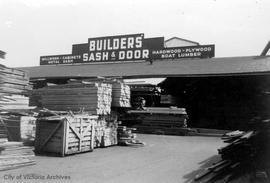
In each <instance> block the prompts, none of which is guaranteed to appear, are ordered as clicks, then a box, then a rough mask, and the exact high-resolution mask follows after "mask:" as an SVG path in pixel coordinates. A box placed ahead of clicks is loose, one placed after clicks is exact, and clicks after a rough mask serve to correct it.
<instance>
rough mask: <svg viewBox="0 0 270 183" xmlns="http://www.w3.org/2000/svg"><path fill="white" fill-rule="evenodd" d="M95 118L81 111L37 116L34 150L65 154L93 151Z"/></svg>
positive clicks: (96, 117)
mask: <svg viewBox="0 0 270 183" xmlns="http://www.w3.org/2000/svg"><path fill="white" fill-rule="evenodd" d="M40 116H42V115H40ZM43 116H44V115H43ZM97 119H98V116H96V115H88V114H83V113H82V114H72V113H70V114H64V115H57V114H56V115H52V116H48V117H39V118H38V119H37V121H36V139H35V150H36V152H37V153H40V154H53V155H61V156H65V155H69V154H77V153H81V152H86V151H93V149H94V138H95V124H96V123H97Z"/></svg>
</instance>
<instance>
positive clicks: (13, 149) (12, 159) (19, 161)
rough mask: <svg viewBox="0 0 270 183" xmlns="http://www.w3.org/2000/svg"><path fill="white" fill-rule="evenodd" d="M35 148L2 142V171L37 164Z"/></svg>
mask: <svg viewBox="0 0 270 183" xmlns="http://www.w3.org/2000/svg"><path fill="white" fill-rule="evenodd" d="M34 157H35V155H34V152H33V147H30V146H25V145H23V143H22V142H4V143H1V142H0V171H4V170H10V169H15V168H20V167H25V166H30V165H34V164H35V160H34Z"/></svg>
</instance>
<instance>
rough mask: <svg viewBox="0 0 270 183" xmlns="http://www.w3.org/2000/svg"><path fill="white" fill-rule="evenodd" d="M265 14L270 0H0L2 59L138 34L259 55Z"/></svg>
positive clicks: (22, 62)
mask: <svg viewBox="0 0 270 183" xmlns="http://www.w3.org/2000/svg"><path fill="white" fill-rule="evenodd" d="M269 18H270V1H269V0H0V50H3V51H5V52H6V53H7V54H6V59H0V64H4V65H6V66H9V67H26V66H38V65H39V58H40V56H44V55H58V54H70V53H71V48H72V44H79V43H86V42H87V40H88V38H93V37H104V36H113V35H124V34H136V33H144V36H145V37H146V38H148V37H165V40H166V39H169V38H171V37H175V36H176V37H180V38H184V39H188V40H192V41H195V42H199V43H200V44H215V49H216V53H215V55H216V57H233V56H253V55H259V54H260V53H261V52H262V50H263V48H264V47H265V46H266V44H267V42H268V41H269V40H270V23H269ZM267 22H268V23H267Z"/></svg>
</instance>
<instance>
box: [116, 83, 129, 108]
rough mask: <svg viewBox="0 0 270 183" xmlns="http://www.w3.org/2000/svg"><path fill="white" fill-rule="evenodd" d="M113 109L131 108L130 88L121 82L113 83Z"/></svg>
mask: <svg viewBox="0 0 270 183" xmlns="http://www.w3.org/2000/svg"><path fill="white" fill-rule="evenodd" d="M112 107H130V87H129V86H128V85H126V84H124V83H121V82H113V83H112Z"/></svg>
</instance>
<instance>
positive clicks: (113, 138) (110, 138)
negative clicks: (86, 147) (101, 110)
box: [94, 116, 118, 148]
mask: <svg viewBox="0 0 270 183" xmlns="http://www.w3.org/2000/svg"><path fill="white" fill-rule="evenodd" d="M117 127H118V122H117V121H115V120H108V119H107V118H106V117H104V116H100V117H99V119H98V120H97V124H96V125H95V144H94V146H95V148H97V147H108V146H112V145H117V143H118V142H117Z"/></svg>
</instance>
